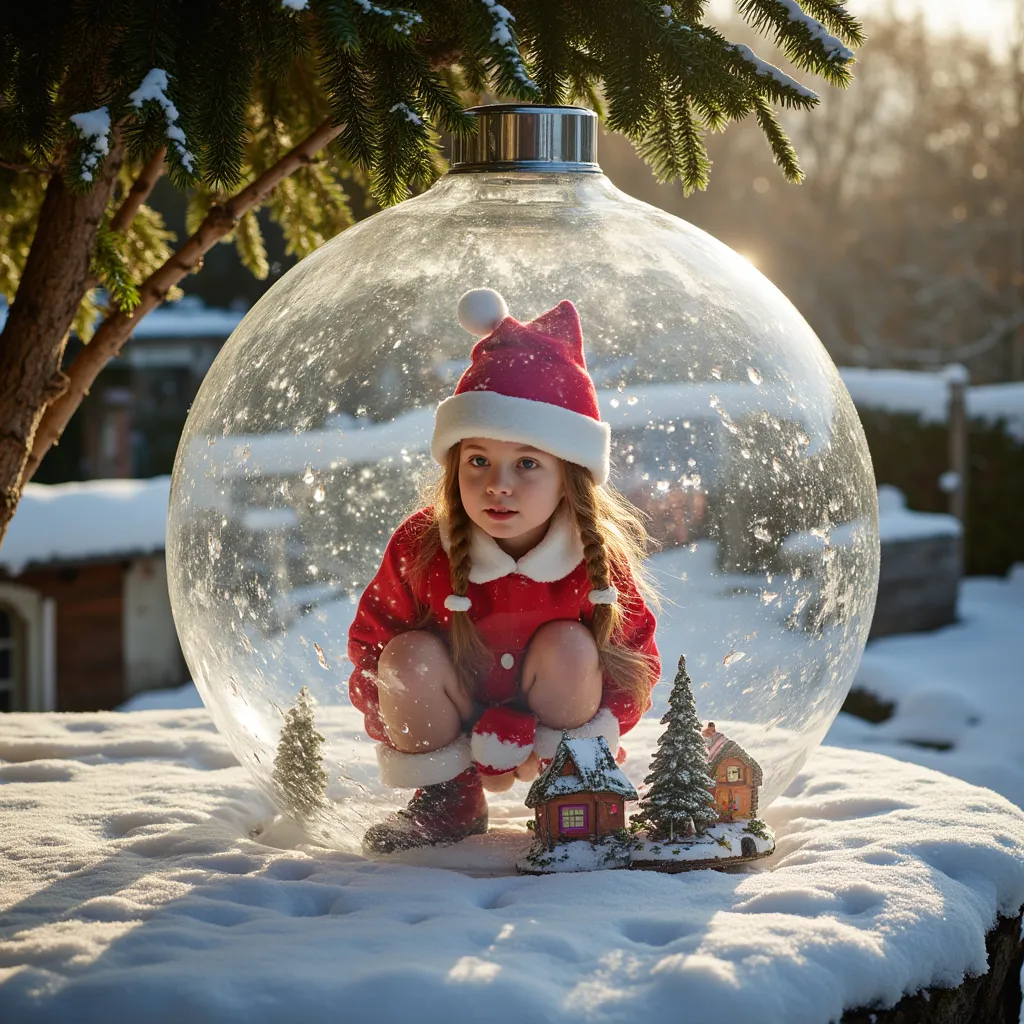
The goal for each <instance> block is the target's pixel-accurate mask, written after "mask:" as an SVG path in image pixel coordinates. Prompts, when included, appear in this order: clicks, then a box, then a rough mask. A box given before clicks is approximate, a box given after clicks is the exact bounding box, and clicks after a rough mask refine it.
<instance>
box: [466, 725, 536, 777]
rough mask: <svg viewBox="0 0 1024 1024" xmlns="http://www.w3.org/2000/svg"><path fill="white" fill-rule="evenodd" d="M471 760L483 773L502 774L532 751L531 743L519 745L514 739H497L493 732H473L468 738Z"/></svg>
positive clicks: (519, 763)
mask: <svg viewBox="0 0 1024 1024" xmlns="http://www.w3.org/2000/svg"><path fill="white" fill-rule="evenodd" d="M469 742H470V747H471V749H472V751H473V760H474V761H475V762H476V766H477V768H478V770H480V771H482V772H483V773H484V774H485V775H502V774H504V773H505V772H510V771H512V770H513V769H515V768H518V767H519V766H520V765H521V764H522V763H523V762H524V761H525V760H526V759H527V758H528V757H529V756H530V754H531V752H532V751H533V744H532V743H529V744H527V745H525V746H522V745H520V744H519V743H517V742H516V741H515V740H499V739H498V737H497V736H495V735H494V733H480V732H475V733H473V735H472V737H471V739H470V741H469Z"/></svg>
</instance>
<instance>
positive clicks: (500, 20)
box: [480, 0, 537, 91]
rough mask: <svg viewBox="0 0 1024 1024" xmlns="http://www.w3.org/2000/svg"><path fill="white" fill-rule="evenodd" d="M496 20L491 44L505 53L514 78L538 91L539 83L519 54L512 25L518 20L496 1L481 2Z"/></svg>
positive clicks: (483, 0) (486, 0)
mask: <svg viewBox="0 0 1024 1024" xmlns="http://www.w3.org/2000/svg"><path fill="white" fill-rule="evenodd" d="M480 2H481V3H482V4H483V5H484V7H486V8H487V10H488V12H489V13H490V15H491V17H492V18H493V19H494V28H493V30H492V31H491V42H492V43H495V44H496V45H497V46H498V47H499V48H500V49H501V50H503V51H504V54H503V57H504V60H505V61H506V63H507V64H508V67H509V70H510V71H511V73H512V77H513V78H514V79H516V81H517V82H519V83H520V85H522V86H525V87H526V88H527V89H531V90H534V91H536V90H537V83H536V82H535V81H534V80H533V79H532V78H530V76H529V75H528V74H527V73H526V66H525V65H524V64H523V59H522V57H521V56H520V54H519V47H518V45H517V44H516V39H515V36H514V35H513V34H512V23H513V22H514V21H515V20H516V19H515V17H514V16H513V15H512V12H511V11H509V10H508V8H507V7H502V5H501V4H499V3H497V2H496V0H480Z"/></svg>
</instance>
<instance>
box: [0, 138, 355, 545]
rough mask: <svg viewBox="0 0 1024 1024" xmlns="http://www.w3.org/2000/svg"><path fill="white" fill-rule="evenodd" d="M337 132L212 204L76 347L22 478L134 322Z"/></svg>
mask: <svg viewBox="0 0 1024 1024" xmlns="http://www.w3.org/2000/svg"><path fill="white" fill-rule="evenodd" d="M340 132H341V128H340V127H337V126H335V125H333V124H332V123H331V122H330V121H325V122H324V123H323V124H321V125H320V126H319V127H318V128H316V129H315V130H314V131H313V132H311V133H310V135H308V136H307V137H306V138H305V139H303V140H302V142H300V143H299V144H298V145H297V146H295V147H294V148H293V149H290V150H289V151H288V152H287V153H285V155H284V156H282V157H281V159H280V160H278V162H277V163H276V164H274V165H273V166H272V167H269V168H268V169H267V170H266V171H264V172H263V173H262V174H261V175H260V176H259V177H258V178H257V179H256V180H255V181H253V182H252V183H251V184H249V185H247V186H246V187H245V188H244V189H242V191H241V192H239V193H238V194H237V195H236V196H233V197H232V198H231V199H229V200H228V201H227V202H225V203H224V204H223V205H217V206H214V207H213V208H212V209H211V210H210V212H209V213H208V214H207V215H206V218H205V219H204V220H203V223H202V224H201V225H200V226H199V228H198V230H197V231H196V233H195V234H194V235H193V236H192V237H191V238H189V239H188V240H187V241H186V242H185V244H184V245H183V246H182V247H181V248H180V249H178V251H177V252H175V253H173V254H172V255H171V256H170V258H169V259H168V260H167V262H166V263H164V265H163V266H162V267H160V268H159V269H157V270H155V271H154V272H153V273H152V274H151V275H150V276H149V278H148V279H147V280H146V281H144V282H143V284H142V286H141V287H140V288H139V296H140V302H139V305H138V306H137V307H136V308H135V309H134V310H133V311H132V313H131V314H130V315H129V314H126V313H121V312H120V311H118V310H114V311H113V312H111V313H110V315H109V316H108V317H107V318H106V319H105V320H104V321H103V323H102V324H100V326H99V329H98V330H97V331H96V333H95V334H94V335H93V338H92V341H90V342H89V344H88V345H86V346H85V348H84V349H83V350H82V351H81V352H79V354H78V355H77V356H76V357H75V361H74V362H73V363H72V364H71V366H70V367H69V368H68V386H67V387H66V388H64V389H63V390H62V392H61V393H60V395H59V397H57V398H56V400H55V401H53V403H52V405H51V406H50V407H49V408H48V409H47V410H46V415H45V417H44V418H43V420H42V422H41V423H40V425H39V429H38V431H37V433H36V437H35V440H34V443H33V446H32V452H31V454H30V455H29V458H28V460H27V462H26V463H25V471H24V480H25V481H28V480H31V479H32V474H33V473H35V471H36V468H37V467H38V465H39V463H40V462H41V461H42V458H43V456H44V455H45V454H46V453H47V451H49V449H50V446H51V445H53V444H56V443H57V442H58V441H59V440H60V436H61V434H63V432H64V428H65V427H66V426H67V425H68V421H69V420H70V419H71V417H72V415H73V414H74V412H75V410H76V409H77V408H78V406H79V405H80V404H81V402H82V399H83V398H84V397H85V395H87V394H88V393H89V388H90V387H92V383H93V381H94V380H95V379H96V377H97V376H98V375H99V373H100V371H101V370H102V369H103V367H104V366H106V365H107V363H108V362H109V361H110V360H111V359H113V358H114V356H116V355H117V354H118V353H119V352H120V351H121V347H122V346H123V345H124V343H125V342H126V341H127V340H128V338H129V337H130V336H131V333H132V331H133V330H134V329H135V327H136V326H137V325H138V323H139V321H140V320H141V319H142V318H143V317H144V316H145V315H146V314H147V313H148V312H150V310H153V309H156V307H157V306H159V305H160V304H161V303H162V302H163V301H164V298H165V297H166V295H167V292H168V291H169V290H170V289H171V288H173V287H174V285H176V284H177V283H178V282H179V281H180V280H181V279H182V278H183V277H185V276H186V275H187V274H190V273H192V272H193V271H194V270H195V269H196V268H197V267H198V266H199V265H200V262H201V261H202V258H203V256H204V254H205V253H207V252H208V251H209V250H210V249H212V248H213V246H214V245H215V244H216V243H217V242H219V241H220V240H221V239H222V238H223V237H224V236H225V235H226V234H228V232H230V231H231V230H232V229H233V228H234V227H235V225H236V224H237V223H238V221H239V219H240V218H241V217H242V215H243V214H245V213H247V212H248V211H249V210H254V209H256V208H257V207H258V206H259V205H260V204H261V203H263V201H264V200H265V199H266V198H267V196H269V195H270V193H271V192H272V191H273V190H274V188H275V187H276V186H277V185H278V184H279V183H280V182H281V181H283V180H284V179H285V178H287V177H288V175H290V174H293V173H294V172H295V171H297V170H298V169H299V168H300V167H302V166H303V165H305V164H307V163H309V161H310V160H312V159H313V157H314V156H315V155H316V154H317V153H318V152H319V151H320V150H321V149H323V148H324V146H326V145H327V144H328V143H329V142H330V141H331V140H332V139H334V138H335V137H336V136H337V135H338V134H340ZM19 493H20V492H19ZM0 540H2V535H0Z"/></svg>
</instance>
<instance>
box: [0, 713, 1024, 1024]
mask: <svg viewBox="0 0 1024 1024" xmlns="http://www.w3.org/2000/svg"><path fill="white" fill-rule="evenodd" d="M0 759H2V761H0V845H2V848H3V850H4V854H5V868H4V884H3V887H2V888H0V914H2V926H0V962H2V963H3V965H4V967H3V969H2V970H0V1003H2V1005H3V1007H4V1016H5V1019H6V1018H9V1019H11V1020H17V1021H19V1022H32V1021H43V1020H86V1019H88V1020H125V1019H128V1020H146V1021H147V1022H149V1024H163V1022H168V1024H170V1022H172V1021H173V1022H178V1021H181V1020H189V1021H197V1022H199V1021H218V1022H230V1021H236V1020H237V1021H246V1022H251V1021H255V1020H265V1021H266V1020H279V1019H285V1018H286V1017H287V1019H294V1020H303V1021H306V1022H310V1024H315V1022H320V1021H324V1022H326V1021H334V1020H337V1019H338V1007H340V1006H341V1007H345V1014H346V1016H347V1017H350V1018H351V1019H355V1020H408V1019H415V1020H417V1021H420V1022H423V1024H430V1022H433V1021H439V1022H440V1021H443V1022H448V1021H451V1020H465V1021H474V1020H487V1021H494V1022H505V1021H508V1022H515V1024H519V1022H521V1021H524V1020H545V1021H577V1020H580V1019H586V1020H588V1021H596V1022H613V1021H623V1022H625V1021H636V1020H642V1019H645V1018H657V1017H662V1018H664V1019H678V1015H679V1008H680V1007H681V1006H682V1007H686V1015H687V1018H688V1019H694V1020H698V1019H702V1018H704V1017H705V1016H706V1017H707V1019H728V1018H732V1017H737V1018H739V1017H740V1015H742V1016H743V1017H745V1018H747V1019H751V1020H757V1021H759V1022H762V1024H770V1022H775V1021H777V1022H780V1024H781V1022H786V1024H790V1022H796V1021H826V1020H829V1019H837V1018H839V1017H840V1016H841V1014H842V1012H843V1010H844V1009H845V1008H849V1007H855V1006H871V1005H878V1006H887V1005H891V1004H893V1003H895V1002H896V1001H897V1000H898V999H899V998H900V997H901V996H902V995H903V994H904V993H907V992H913V991H915V990H917V989H920V988H922V987H926V986H936V985H939V986H943V985H945V986H955V985H958V984H959V983H960V982H961V981H962V980H963V978H964V977H965V975H973V974H980V973H983V972H984V971H985V970H986V956H985V941H984V940H985V933H986V932H987V931H988V930H989V929H991V928H992V927H993V925H994V924H995V922H996V918H997V915H1000V914H1002V915H1005V916H1010V915H1015V914H1016V913H1017V912H1018V911H1019V909H1020V907H1021V904H1022V903H1024V811H1021V810H1020V809H1019V808H1017V807H1015V806H1013V805H1012V804H1010V803H1009V802H1008V801H1007V800H1005V799H1004V798H1002V797H1000V796H998V795H997V794H995V793H993V792H991V791H989V790H984V789H979V788H976V787H974V786H971V785H969V784H968V783H965V782H961V781H959V780H956V779H953V778H950V777H948V776H944V775H941V774H939V773H937V772H934V771H931V770H929V769H927V768H923V767H920V766H918V765H913V764H907V763H904V762H900V761H896V760H893V759H891V758H888V757H885V756H882V755H879V754H872V753H866V752H862V751H847V750H840V749H836V748H821V749H820V750H818V751H817V753H816V754H815V755H814V756H813V757H812V759H811V760H810V761H809V762H808V764H807V765H806V766H805V768H804V770H803V771H802V772H801V774H800V775H799V776H798V777H797V779H796V780H795V782H794V783H793V784H792V785H791V786H790V788H789V790H788V791H787V793H786V794H785V795H784V796H783V797H781V798H780V799H779V800H777V801H776V802H775V803H774V804H773V805H772V806H771V807H769V808H768V809H767V810H766V811H765V812H764V814H763V817H764V818H765V819H766V820H767V822H768V824H769V825H770V826H771V827H772V828H774V829H775V831H776V834H777V842H778V849H777V852H776V854H775V855H774V856H773V857H771V858H769V859H767V860H765V861H761V862H758V863H756V864H751V865H748V866H747V868H746V869H743V870H739V871H736V872H731V873H724V872H716V871H698V872H686V873H683V874H679V875H663V874H659V873H655V872H645V871H631V872H627V871H609V872H594V873H589V874H566V875H559V876H553V877H514V876H500V877H474V876H472V875H469V874H465V873H460V872H454V871H448V870H439V869H436V868H428V867H422V866H415V865H411V864H403V863H389V862H385V861H383V860H381V861H366V860H363V859H362V858H360V857H357V856H353V855H349V854H344V853H340V852H338V851H332V850H325V849H323V848H320V847H317V846H314V845H312V844H311V843H310V842H309V840H308V838H307V837H305V836H304V835H303V834H302V833H301V832H300V831H299V830H298V829H297V827H295V826H292V825H289V824H288V823H287V822H281V821H277V820H275V819H274V817H273V809H272V808H271V807H270V805H269V804H268V803H267V801H266V800H265V799H264V798H263V797H262V796H261V795H260V793H259V792H258V791H257V790H256V789H255V787H254V786H253V784H252V783H251V782H250V781H249V777H248V775H247V773H246V772H245V771H244V770H243V769H242V768H240V767H238V766H236V765H234V762H233V758H232V757H231V755H230V752H229V751H228V748H227V746H226V745H225V744H224V742H223V740H221V738H220V737H219V736H218V735H217V733H216V732H215V731H214V729H213V727H212V725H211V723H210V720H209V718H208V716H207V715H206V713H205V712H203V711H166V712H156V711H150V712H138V713H136V714H132V715H120V714H116V713H109V714H96V715H57V714H50V715H6V716H0ZM524 791H525V789H524V787H517V788H516V789H514V790H512V791H510V793H509V794H502V795H501V797H500V798H499V800H498V801H497V802H496V806H495V812H496V818H497V819H498V820H499V822H500V820H501V818H502V817H503V816H504V817H505V818H511V817H512V816H513V813H514V812H515V806H516V805H517V804H519V803H520V802H521V800H522V797H523V793H524ZM516 813H519V814H520V815H524V814H525V812H524V811H523V809H522V808H521V806H520V807H519V809H518V812H516ZM253 835H258V836H260V838H262V840H263V841H262V842H259V841H257V840H256V839H254V838H253ZM476 838H484V837H476ZM271 844H273V845H271ZM441 852H443V851H435V853H441Z"/></svg>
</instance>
